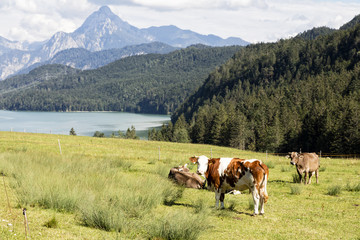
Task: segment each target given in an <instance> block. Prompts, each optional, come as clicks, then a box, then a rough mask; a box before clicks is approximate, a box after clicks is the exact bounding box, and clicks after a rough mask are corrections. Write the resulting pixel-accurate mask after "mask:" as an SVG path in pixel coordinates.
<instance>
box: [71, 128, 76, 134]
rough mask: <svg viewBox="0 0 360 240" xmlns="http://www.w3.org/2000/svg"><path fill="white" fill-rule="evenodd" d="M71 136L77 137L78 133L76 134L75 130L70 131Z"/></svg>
mask: <svg viewBox="0 0 360 240" xmlns="http://www.w3.org/2000/svg"><path fill="white" fill-rule="evenodd" d="M70 135H71V136H76V132H75V130H74V128H71V129H70Z"/></svg>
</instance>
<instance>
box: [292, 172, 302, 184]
mask: <svg viewBox="0 0 360 240" xmlns="http://www.w3.org/2000/svg"><path fill="white" fill-rule="evenodd" d="M292 179H293V183H300V177H299V174H297V173H293V175H292Z"/></svg>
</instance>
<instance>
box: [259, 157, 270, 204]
mask: <svg viewBox="0 0 360 240" xmlns="http://www.w3.org/2000/svg"><path fill="white" fill-rule="evenodd" d="M260 167H261V168H262V169H263V172H264V177H263V179H262V182H261V185H260V186H261V189H263V191H261V190H260V194H261V195H263V197H264V203H266V202H267V200H268V198H269V195H268V194H267V190H266V188H267V179H268V177H269V176H267V175H266V172H268V171H266V169H268V168H267V166H266V165H265V167H264V166H263V165H262V163H260ZM265 168H266V169H265Z"/></svg>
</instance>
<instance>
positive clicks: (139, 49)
mask: <svg viewBox="0 0 360 240" xmlns="http://www.w3.org/2000/svg"><path fill="white" fill-rule="evenodd" d="M177 49H178V48H175V47H172V46H170V45H167V44H165V43H160V42H152V43H143V44H139V45H134V46H126V47H123V48H121V49H109V50H102V51H97V52H91V51H89V50H86V49H84V48H70V49H66V50H63V51H61V52H58V53H57V54H55V56H54V57H52V58H51V59H49V60H47V61H44V62H40V63H36V64H33V65H31V66H30V67H28V68H24V69H23V70H21V71H19V72H18V74H24V73H28V72H29V71H31V70H32V69H35V68H37V67H39V66H42V65H46V64H62V65H67V66H70V67H73V68H77V69H82V70H87V69H95V68H98V67H101V66H104V65H106V64H108V63H111V62H113V61H116V60H118V59H121V58H124V57H129V56H134V55H142V54H149V53H160V54H165V53H169V52H172V51H175V50H177Z"/></svg>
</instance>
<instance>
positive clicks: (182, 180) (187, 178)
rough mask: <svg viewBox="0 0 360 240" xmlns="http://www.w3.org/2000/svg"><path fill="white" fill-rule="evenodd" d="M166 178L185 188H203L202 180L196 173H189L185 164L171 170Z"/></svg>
mask: <svg viewBox="0 0 360 240" xmlns="http://www.w3.org/2000/svg"><path fill="white" fill-rule="evenodd" d="M168 178H169V179H172V180H173V181H174V182H175V183H177V184H179V185H182V186H185V187H187V188H196V189H201V188H203V186H204V180H203V179H202V178H201V177H200V176H199V175H197V174H196V173H190V172H189V169H188V168H187V164H185V165H184V166H179V167H173V168H171V169H170V172H169V175H168Z"/></svg>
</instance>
